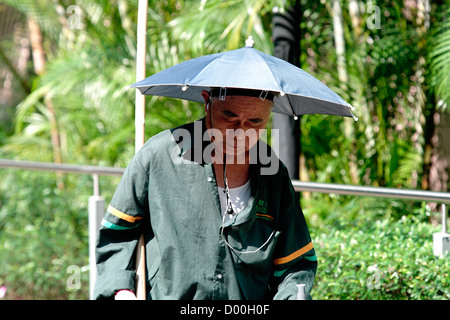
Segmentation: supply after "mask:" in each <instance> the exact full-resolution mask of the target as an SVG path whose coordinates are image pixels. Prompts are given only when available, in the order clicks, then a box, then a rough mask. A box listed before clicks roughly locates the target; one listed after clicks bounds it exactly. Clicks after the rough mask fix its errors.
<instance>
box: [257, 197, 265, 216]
mask: <svg viewBox="0 0 450 320" xmlns="http://www.w3.org/2000/svg"><path fill="white" fill-rule="evenodd" d="M256 212H258V213H262V214H267V203H266V202H265V201H264V200H258V204H257V205H256Z"/></svg>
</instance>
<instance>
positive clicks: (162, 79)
mask: <svg viewBox="0 0 450 320" xmlns="http://www.w3.org/2000/svg"><path fill="white" fill-rule="evenodd" d="M131 87H135V88H137V89H139V90H140V91H141V93H142V94H145V95H157V96H165V97H172V98H179V99H185V100H192V101H197V102H204V100H203V97H202V95H201V92H202V91H203V90H207V91H211V90H212V89H214V88H239V89H247V90H258V91H261V94H260V97H261V99H264V97H265V94H266V93H267V92H271V93H273V94H274V99H273V101H274V109H273V111H274V112H279V113H284V114H288V115H293V116H297V115H302V114H330V115H339V116H346V117H353V118H354V119H355V120H357V118H356V117H355V116H353V114H352V112H351V110H352V109H353V107H352V106H351V105H350V104H348V103H347V102H346V101H345V100H344V99H342V98H341V97H340V96H339V95H338V94H336V93H335V92H334V91H333V90H331V89H330V88H328V87H327V86H326V85H325V84H323V83H322V82H321V81H319V80H318V79H316V78H314V77H313V76H312V75H310V74H308V73H307V72H305V71H304V70H302V69H300V68H298V67H296V66H294V65H293V64H291V63H289V62H287V61H284V60H282V59H279V58H276V57H274V56H271V55H268V54H265V53H263V52H261V51H259V50H256V49H254V48H253V47H252V46H251V45H249V44H248V41H247V46H246V47H244V48H240V49H236V50H231V51H226V52H222V53H216V54H211V55H206V56H202V57H199V58H194V59H191V60H188V61H185V62H182V63H180V64H177V65H175V66H173V67H170V68H167V69H165V70H163V71H160V72H158V73H156V74H154V75H152V76H150V77H148V78H146V79H144V80H141V81H139V82H137V83H135V84H133V85H131ZM223 92H224V95H226V90H224V91H223ZM257 96H258V95H257Z"/></svg>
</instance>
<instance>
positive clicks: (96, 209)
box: [89, 174, 105, 299]
mask: <svg viewBox="0 0 450 320" xmlns="http://www.w3.org/2000/svg"><path fill="white" fill-rule="evenodd" d="M92 176H93V182H94V195H93V196H90V197H89V298H90V299H92V298H93V293H94V284H95V281H96V280H97V265H96V260H95V247H96V245H97V238H98V230H99V229H100V224H101V221H102V218H103V215H104V214H105V199H103V197H101V196H100V189H99V183H98V175H97V174H93V175H92Z"/></svg>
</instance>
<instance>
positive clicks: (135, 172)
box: [94, 119, 317, 299]
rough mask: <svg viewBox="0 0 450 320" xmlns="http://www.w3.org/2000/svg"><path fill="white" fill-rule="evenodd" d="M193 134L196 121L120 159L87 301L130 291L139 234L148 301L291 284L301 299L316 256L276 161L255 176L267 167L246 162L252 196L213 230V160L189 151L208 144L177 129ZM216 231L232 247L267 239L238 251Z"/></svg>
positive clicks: (282, 288)
mask: <svg viewBox="0 0 450 320" xmlns="http://www.w3.org/2000/svg"><path fill="white" fill-rule="evenodd" d="M177 129H178V130H177ZM180 129H182V130H184V131H180ZM186 130H187V131H186ZM195 130H201V131H202V132H204V131H205V123H204V119H203V120H201V121H196V122H194V123H190V124H187V125H184V126H181V127H179V128H176V129H172V130H166V131H164V132H161V133H160V134H158V135H156V136H154V137H152V138H151V139H149V140H148V141H147V143H146V144H145V145H144V147H143V148H142V149H141V150H140V151H139V152H138V153H137V154H136V155H135V156H134V158H133V159H132V161H131V162H130V164H129V165H128V167H127V169H126V170H125V172H124V175H123V177H122V179H121V181H120V183H119V185H118V187H117V190H116V192H115V194H114V196H113V198H112V200H111V203H110V205H109V207H108V209H107V212H106V214H105V216H104V219H103V221H102V227H101V229H100V231H99V241H98V244H97V267H98V272H99V276H98V279H97V282H96V284H95V291H94V297H95V298H97V299H101V298H111V297H113V296H114V294H115V292H117V291H118V290H120V289H130V290H134V289H135V276H136V274H135V248H136V245H137V242H138V238H139V236H140V234H141V233H142V232H144V235H145V242H146V267H147V269H146V276H147V279H146V280H147V290H148V292H147V297H148V299H264V298H274V299H295V298H296V293H297V287H296V284H300V283H304V284H305V285H306V293H307V297H309V298H310V291H311V288H312V285H313V282H314V277H315V272H316V269H317V259H316V255H315V251H314V248H313V245H312V242H311V238H310V235H309V231H308V227H307V225H306V222H305V219H304V216H303V213H302V211H301V209H300V206H299V201H298V199H297V197H296V193H295V192H294V189H293V187H292V184H291V182H290V179H289V176H288V173H287V170H286V168H285V166H284V165H283V164H282V163H281V161H279V160H278V159H277V158H273V157H272V158H271V159H272V161H279V162H278V164H279V170H278V171H277V172H276V173H275V174H272V175H263V174H261V169H263V168H264V167H265V166H266V167H268V166H269V165H268V164H267V165H263V164H261V161H258V163H255V164H251V165H250V181H251V190H252V197H251V198H250V200H249V201H248V204H247V207H246V208H245V209H244V210H243V211H241V212H240V213H239V214H238V215H237V216H236V217H234V218H232V219H230V220H229V221H228V222H226V223H225V225H224V230H223V233H221V229H222V215H221V212H220V200H219V195H218V189H217V184H216V180H215V175H214V170H213V166H212V164H211V163H208V161H207V159H206V160H205V159H203V158H205V157H200V158H199V157H198V155H199V153H198V151H199V150H200V151H204V150H205V148H206V147H207V146H208V143H207V142H204V141H200V142H199V141H198V139H189V138H186V136H181V135H180V134H179V133H180V132H189V133H190V134H192V137H194V135H193V134H194V131H195ZM197 133H198V132H197ZM196 137H198V134H197V136H196ZM264 145H265V144H264ZM261 146H263V142H261V141H260V142H259V143H258V146H257V147H258V148H261ZM265 146H267V145H265ZM269 150H270V148H269ZM223 237H226V240H227V242H228V244H229V245H230V246H232V247H233V248H235V249H237V250H239V251H245V250H247V251H253V250H255V249H257V248H259V247H261V246H262V245H263V244H264V243H265V242H266V241H267V240H269V241H268V243H267V244H266V245H264V246H263V247H262V248H261V250H259V251H258V252H255V253H247V254H245V253H238V252H235V251H234V250H231V249H230V248H229V247H228V245H227V243H226V242H225V241H224V240H223Z"/></svg>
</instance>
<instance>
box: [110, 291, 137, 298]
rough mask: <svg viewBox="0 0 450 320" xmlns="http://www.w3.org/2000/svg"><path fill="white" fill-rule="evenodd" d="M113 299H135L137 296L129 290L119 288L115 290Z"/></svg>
mask: <svg viewBox="0 0 450 320" xmlns="http://www.w3.org/2000/svg"><path fill="white" fill-rule="evenodd" d="M114 300H137V298H136V295H135V294H134V292H133V291H131V290H119V291H117V292H116V295H115V296H114Z"/></svg>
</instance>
